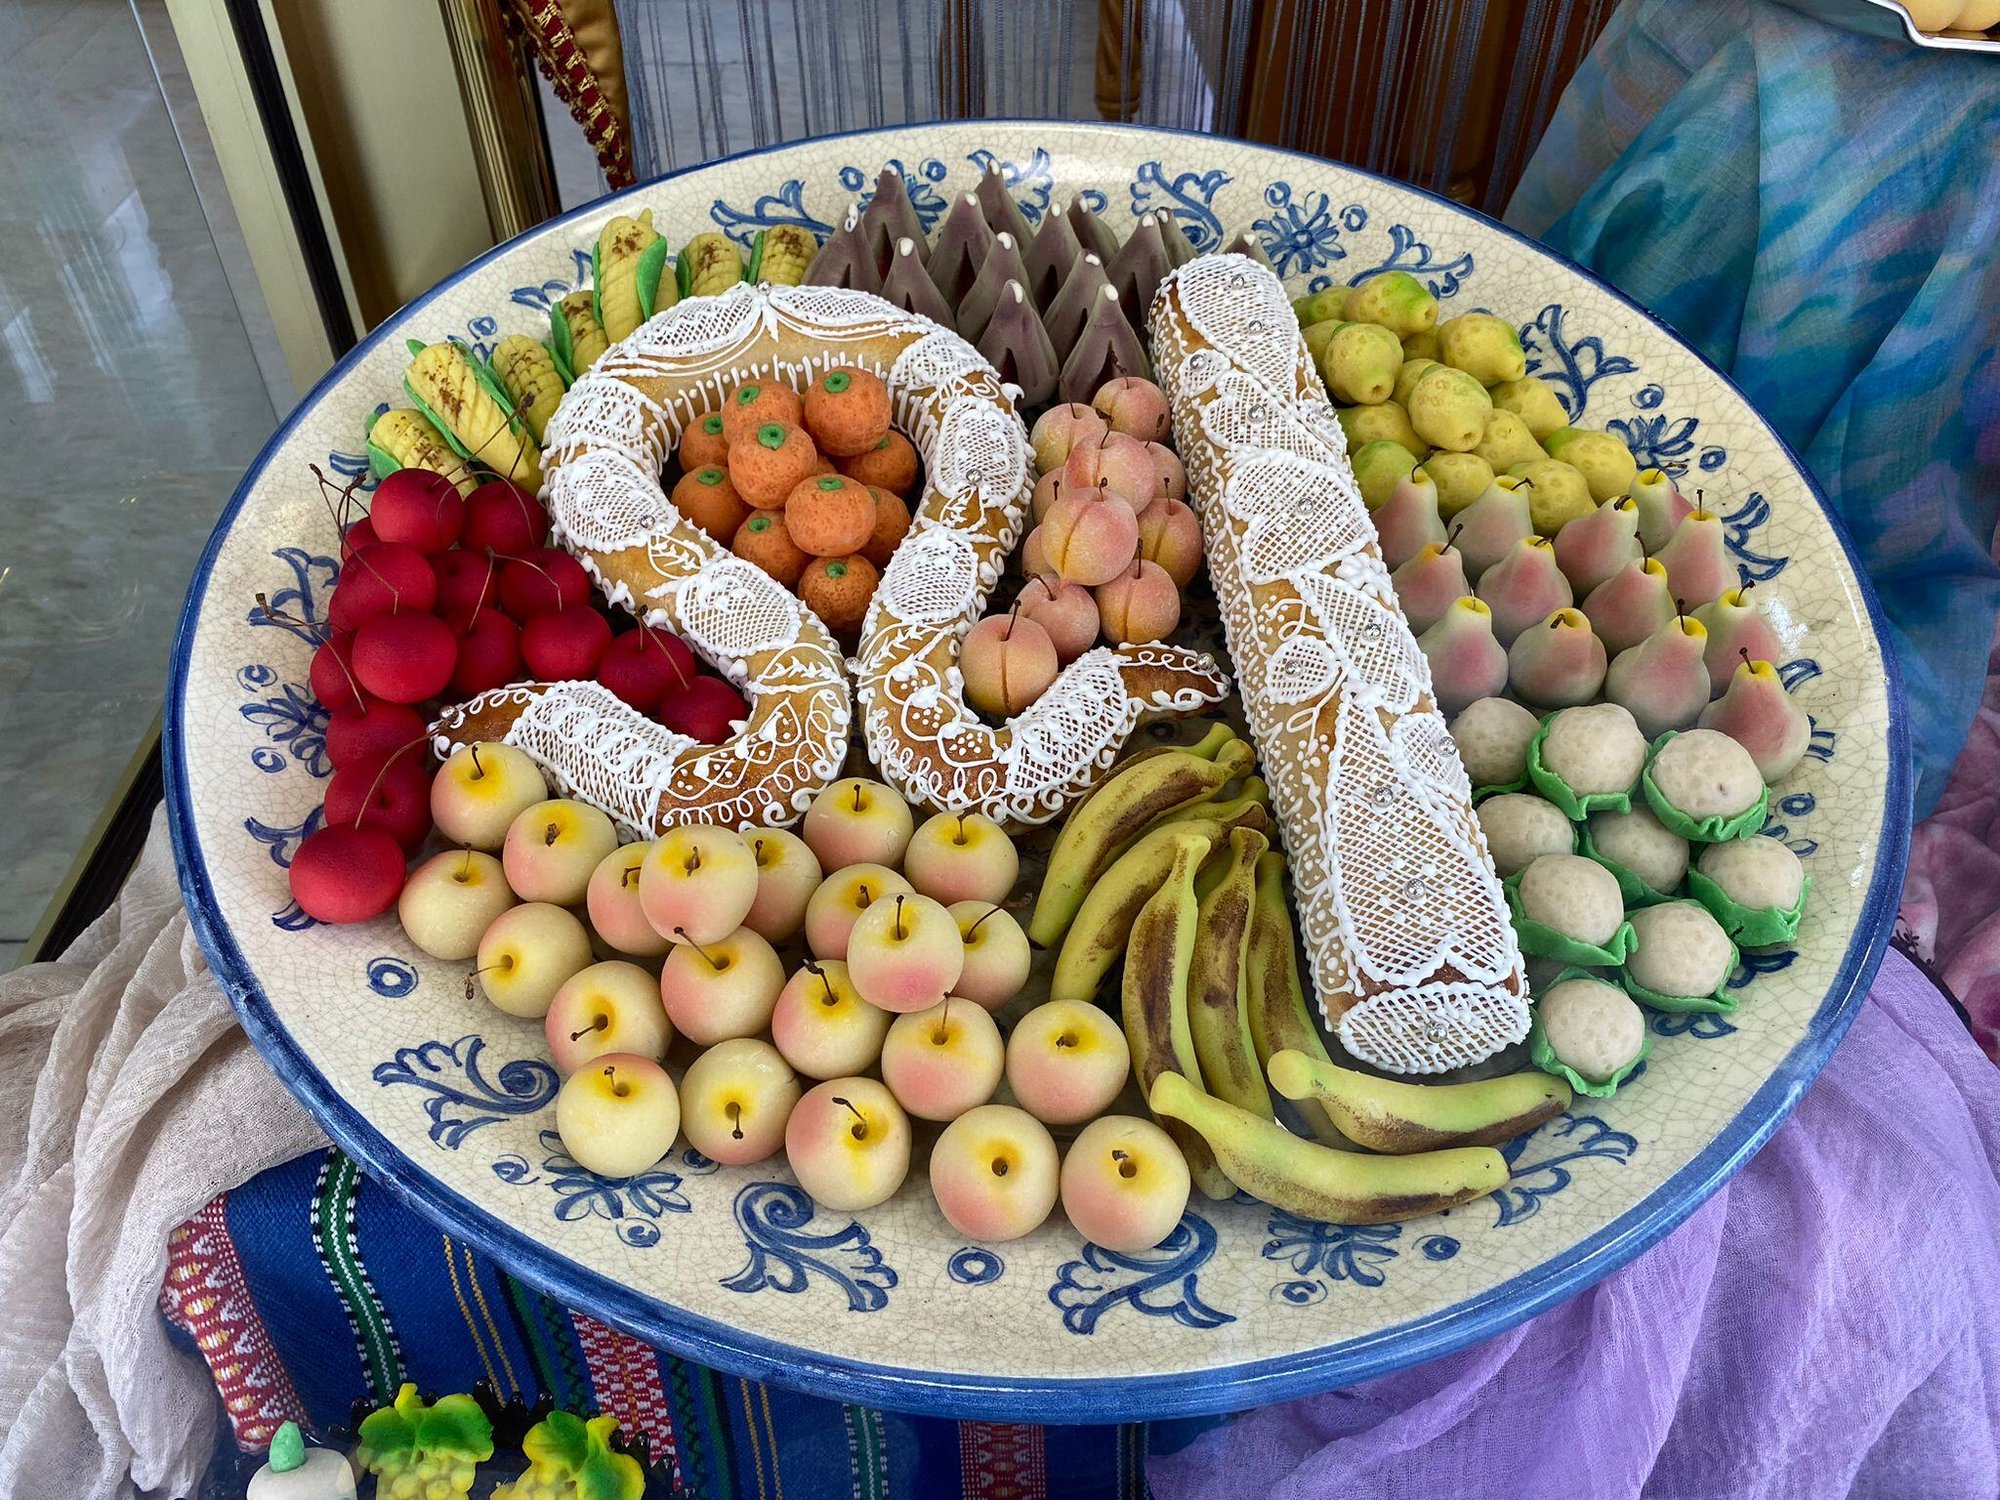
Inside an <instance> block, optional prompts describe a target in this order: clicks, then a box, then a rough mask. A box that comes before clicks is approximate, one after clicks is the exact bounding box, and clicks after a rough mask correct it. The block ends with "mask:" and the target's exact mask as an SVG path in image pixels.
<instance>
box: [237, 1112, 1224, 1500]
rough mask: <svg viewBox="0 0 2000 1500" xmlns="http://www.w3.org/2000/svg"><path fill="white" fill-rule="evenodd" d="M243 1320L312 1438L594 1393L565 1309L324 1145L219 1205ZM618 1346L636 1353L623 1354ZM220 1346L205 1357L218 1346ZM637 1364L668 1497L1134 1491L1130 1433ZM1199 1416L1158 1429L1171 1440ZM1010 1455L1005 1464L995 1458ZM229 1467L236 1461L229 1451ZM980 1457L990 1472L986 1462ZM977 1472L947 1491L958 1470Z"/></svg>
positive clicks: (797, 1498)
mask: <svg viewBox="0 0 2000 1500" xmlns="http://www.w3.org/2000/svg"><path fill="white" fill-rule="evenodd" d="M224 1213H225V1218H226V1223H227V1225H228V1229H229V1237H230V1239H231V1240H232V1241H233V1242H234V1247H235V1253H236V1256H237V1258H238V1259H239V1260H240V1262H241V1265H242V1268H243V1275H244V1281H245V1284H246V1288H247V1290H248V1292H249V1295H250V1299H251V1301H252V1302H253V1303H254V1304H255V1315H256V1317H257V1319H258V1320H259V1321H261V1322H262V1324H263V1325H264V1329H265V1331H266V1332H267V1333H268V1335H269V1338H270V1341H271V1344H272V1345H273V1347H275V1348H276V1350H277V1351H278V1356H279V1358H280V1359H281V1360H282V1362H283V1364H284V1366H285V1373H286V1374H287V1375H288V1376H289V1377H290V1381H291V1384H292V1385H293V1386H294V1387H295V1388H296V1389H297V1392H298V1395H299V1398H300V1400H301V1401H302V1402H303V1404H304V1406H305V1410H306V1415H307V1417H308V1418H309V1420H310V1422H311V1423H312V1425H313V1426H314V1427H316V1428H318V1429H320V1430H322V1431H324V1430H329V1429H344V1428H346V1427H348V1425H349V1418H350V1411H351V1407H352V1405H353V1403H354V1402H355V1401H356V1400H357V1399H370V1400H380V1399H384V1391H385V1388H386V1391H387V1393H388V1394H393V1390H394V1387H395V1385H396V1384H398V1383H399V1382H401V1381H403V1380H411V1381H415V1382H416V1383H417V1384H418V1386H420V1387H422V1388H424V1389H426V1390H429V1391H434V1392H443V1391H457V1390H467V1389H470V1388H471V1386H472V1385H473V1383H474V1382H475V1381H479V1380H482V1379H484V1380H487V1381H488V1382H490V1383H491V1384H492V1386H493V1387H494V1389H495V1390H497V1391H498V1392H499V1393H500V1394H501V1395H503V1396H513V1395H518V1396H520V1397H521V1399H522V1400H523V1401H524V1402H526V1403H529V1404H532V1403H533V1402H534V1401H535V1400H537V1399H538V1398H539V1397H540V1396H542V1395H544V1394H547V1395H549V1396H550V1397H551V1398H552V1399H553V1400H554V1401H555V1402H556V1403H557V1404H559V1405H561V1406H563V1407H565V1408H567V1409H569V1410H572V1411H588V1410H594V1409H596V1408H597V1407H598V1406H599V1405H600V1404H601V1403H600V1400H599V1396H600V1393H599V1392H598V1391H597V1390H596V1389H595V1388H594V1386H593V1384H592V1381H591V1374H590V1365H589V1362H588V1357H587V1355H586V1351H585V1349H584V1346H583V1343H582V1340H581V1338H580V1336H579V1333H578V1329H577V1325H576V1322H575V1321H574V1320H573V1319H572V1317H571V1315H570V1313H569V1311H568V1310H567V1309H564V1308H562V1307H560V1306H559V1305H557V1304H556V1303H554V1302H552V1301H551V1300H550V1299H548V1298H546V1297H544V1296H542V1295H541V1294H540V1293H539V1292H537V1291H535V1290H534V1289H533V1288H531V1287H529V1286H527V1285H526V1284H525V1283H522V1282H519V1281H516V1280H515V1279H513V1278H512V1277H510V1276H508V1275H506V1274H505V1273H504V1272H502V1271H501V1270H500V1268H499V1267H498V1266H496V1265H494V1264H493V1262H491V1261H490V1260H488V1259H486V1258H485V1257H484V1256H481V1255H478V1254H475V1253H473V1252H472V1251H470V1250H469V1249H468V1248H467V1247H466V1246H464V1245H461V1244H459V1243H457V1242H455V1241H453V1240H451V1239H449V1238H448V1237H447V1236H445V1235H443V1234H441V1233H440V1232H439V1231H438V1230H436V1229H435V1228H433V1227H432V1226H431V1225H430V1224H429V1223H428V1222H427V1221H426V1220H424V1219H422V1218H420V1217H418V1216H417V1215H416V1214H415V1213H413V1212H412V1211H410V1210H409V1209H407V1208H405V1207H404V1206H403V1205H402V1204H401V1203H400V1202H398V1201H397V1200H396V1199H395V1198H394V1197H393V1196H392V1195H391V1194H390V1193H388V1192H387V1191H386V1190H384V1189H383V1188H382V1187H380V1186H379V1185H378V1184H376V1183H373V1182H370V1181H369V1180H368V1179H367V1178H365V1177H364V1176H362V1175H361V1174H360V1172H358V1171H357V1170H354V1167H353V1163H352V1162H351V1161H350V1160H349V1159H348V1158H346V1157H345V1156H343V1155H342V1154H341V1153H339V1152H337V1151H331V1150H329V1151H325V1152H319V1153H315V1154H313V1155H310V1156H304V1157H300V1158H299V1159H298V1160H296V1161H292V1162H288V1163H286V1164H285V1165H284V1166H281V1167H276V1168H273V1169H272V1170H270V1171H268V1172H265V1173H262V1174H261V1175H259V1176H257V1177H255V1178H253V1179H252V1180H251V1181H249V1182H248V1183H245V1184H244V1185H243V1186H242V1187H240V1188H237V1189H236V1190H234V1191H233V1192H231V1193H230V1194H229V1195H228V1198H227V1201H226V1205H225V1208H224ZM635 1347H636V1346H635ZM229 1352H230V1351H227V1350H225V1351H221V1355H223V1356H226V1355H227V1354H228V1353H229ZM639 1357H641V1358H643V1359H645V1360H648V1361H650V1362H653V1363H655V1364H656V1365H657V1370H658V1377H659V1387H660V1390H661V1392H662V1393H663V1394H664V1397H665V1404H666V1409H667V1411H668V1413H669V1415H670V1417H671V1424H672V1428H673V1436H674V1441H675V1444H676V1450H677V1453H676V1457H677V1461H678V1463H679V1466H680V1472H681V1475H682V1479H683V1482H684V1485H685V1489H684V1490H682V1491H681V1492H680V1493H685V1494H689V1495H696V1496H702V1497H717V1500H721V1497H733V1496H744V1497H750V1500H778V1497H780V1496H782V1497H784V1500H933V1497H942V1500H950V1497H953V1496H958V1495H966V1496H982V1497H983V1496H992V1497H1001V1496H1011V1497H1015V1500H1040V1497H1042V1496H1049V1497H1053V1500H1142V1497H1143V1496H1144V1494H1145V1481H1144V1459H1145V1452H1146V1445H1147V1433H1146V1430H1145V1429H1144V1428H1142V1427H1124V1428H1119V1427H1060V1428H1058V1427H1051V1428H1039V1429H1037V1428H1001V1427H989V1426H986V1425H985V1424H979V1423H959V1422H955V1421H946V1420H940V1419H934V1418H926V1417H911V1416H905V1415H902V1414H899V1413H894V1412H881V1411H873V1410H869V1409H866V1408H861V1407H852V1406H844V1405H842V1404H841V1403H839V1402H835V1401H823V1400H819V1399H816V1398H814V1397H810V1396H802V1395H799V1394H796V1393H794V1392H791V1391H787V1390H783V1389H781V1388H779V1387H776V1386H765V1385H760V1384H758V1383H756V1382H754V1381H745V1380H738V1379H736V1378H734V1377H733V1376H727V1375H721V1374H718V1373H717V1372H715V1371H713V1370H708V1369H704V1368H702V1367H701V1366H699V1365H695V1364H691V1363H689V1362H688V1361H685V1360H681V1359H676V1358H674V1357H673V1356H671V1355H665V1354H658V1355H653V1354H644V1353H642V1354H641V1355H640V1356H639ZM1205 1425H1207V1424H1205V1423H1197V1424H1174V1426H1173V1428H1172V1429H1170V1430H1163V1431H1162V1432H1161V1434H1160V1437H1161V1439H1162V1442H1161V1446H1162V1447H1163V1448H1167V1447H1173V1446H1178V1445H1179V1443H1181V1442H1185V1441H1186V1440H1187V1437H1188V1436H1189V1435H1191V1433H1192V1432H1193V1431H1196V1430H1199V1428H1200V1427H1201V1426H1205ZM1016 1460H1019V1461H1021V1470H1020V1472H1019V1473H1018V1474H1014V1475H1012V1476H1010V1475H1009V1473H1008V1472H1007V1470H1006V1465H1007V1464H1008V1463H1010V1462H1013V1461H1016ZM245 1463H246V1464H248V1463H250V1460H249V1459H247V1458H246V1460H245ZM996 1465H997V1467H996ZM968 1475H974V1476H979V1482H978V1483H975V1484H968V1483H967V1476H968Z"/></svg>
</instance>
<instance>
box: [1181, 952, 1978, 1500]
mask: <svg viewBox="0 0 2000 1500" xmlns="http://www.w3.org/2000/svg"><path fill="white" fill-rule="evenodd" d="M1997 1164H2000V1073H1996V1072H1995V1070H1994V1067H1993V1065H1992V1063H1990V1062H1988V1061H1987V1060H1986V1058H1985V1057H1984V1056H1982V1055H1981V1053H1980V1051H1979V1049H1978V1048H1977V1047H1976V1046H1975V1045H1974V1044H1973V1041H1972V1039H1971V1038H1970V1037H1969V1036H1968V1035H1967V1034H1966V1031H1965V1028H1964V1027H1963V1025H1961V1024H1960V1022H1959V1020H1958V1019H1957V1017H1956V1016H1955V1015H1954V1014H1953V1013H1952V1011H1951V1010H1950V1008H1949V1007H1948V1005H1947V1004H1946V1002H1945V1000H1944V999H1943V997H1942V996H1941V995H1940V994H1939V993H1938V991H1937V990H1936V989H1935V988H1933V987H1932V985H1931V984H1930V983H1929V982H1928V981H1927V980H1926V979H1924V978H1923V976H1922V975H1921V974H1920V973H1919V972H1918V970H1917V969H1916V967H1915V966H1914V965H1912V964H1911V963H1910V962H1909V961H1908V960H1907V959H1905V958H1904V957H1902V955H1900V954H1898V953H1895V952H1891V953H1890V954H1889V956H1888V958H1887V959H1886V960H1885V961H1884V963H1883V965H1882V970H1881V973H1880V975H1879V976H1878V977H1877V979H1876V981H1875V985H1874V989H1873V992H1872V993H1871V995H1870V996H1869V998H1868V1001H1867V1002H1866V1004H1864V1005H1863V1007H1862V1010H1861V1013H1860V1015H1859V1016H1858V1017H1857V1018H1856V1019H1855V1022H1854V1027H1853V1029H1852V1031H1851V1032H1850V1033H1849V1034H1848V1036H1847V1039H1846V1040H1845V1041H1844V1042H1843V1043H1842V1044H1841V1046H1840V1048H1839V1050H1838V1051H1837V1052H1836V1053H1835V1054H1834V1056H1833V1058H1832V1060H1831V1061H1830V1062H1829V1063H1828V1064H1827V1067H1826V1070H1825V1071H1824V1072H1823V1073H1822V1074H1821V1076H1820V1078H1819V1080H1818V1082H1816V1083H1815V1084H1814V1085H1813V1087H1812V1089H1811V1090H1810V1091H1809V1092H1808V1093H1807V1094H1806V1096H1805V1098H1804V1099H1803V1100H1802V1101H1801V1102H1800V1104H1799V1106H1798V1110H1797V1112H1796V1113H1795V1114H1794V1115H1793V1117H1792V1118H1791V1119H1790V1120H1789V1121H1787V1122H1786V1123H1785V1125H1784V1126H1782V1127H1781V1128H1780V1129H1779V1131H1778V1133H1777V1135H1776V1136H1774V1137H1773V1138H1772V1140H1771V1142H1770V1144H1769V1145H1767V1146H1766V1147H1765V1148H1764V1149H1763V1151H1762V1152H1760V1153H1759V1154H1758V1155H1757V1157H1756V1158H1755V1159H1754V1160H1753V1161H1751V1163H1750V1164H1749V1165H1748V1166H1747V1167H1745V1168H1744V1169H1743V1171H1742V1172H1741V1173H1740V1174H1739V1175H1738V1176H1737V1177H1736V1178H1735V1179H1734V1180H1733V1181H1732V1182H1731V1183H1730V1184H1729V1186H1727V1187H1726V1188H1724V1189H1723V1190H1722V1191H1721V1192H1719V1193H1717V1194H1716V1195H1715V1197H1713V1198H1712V1199H1710V1200H1709V1202H1708V1203H1707V1204H1705V1205H1704V1206H1703V1207H1702V1208H1701V1209H1700V1210H1698V1211H1697V1212H1696V1213H1695V1215H1694V1216H1693V1217H1692V1218H1691V1219H1690V1220H1689V1221H1688V1222H1687V1223H1686V1224H1684V1225H1682V1226H1681V1228H1680V1229H1678V1230H1677V1231H1675V1232H1674V1233H1673V1234H1672V1235H1669V1236H1668V1237H1667V1238H1666V1239H1665V1240H1663V1241H1662V1242H1661V1243H1660V1244H1659V1245H1657V1246H1655V1247H1654V1248H1653V1249H1652V1250H1650V1251H1649V1252H1647V1253H1646V1254H1645V1255H1643V1256H1641V1257H1640V1258H1639V1259H1638V1260H1636V1261H1634V1262H1633V1263H1632V1264H1631V1265H1629V1266H1627V1267H1625V1268H1624V1269H1623V1270H1621V1271H1618V1272H1616V1273H1614V1274H1613V1275H1612V1276H1610V1277H1608V1278H1606V1279H1605V1280H1604V1281H1603V1282H1601V1283H1599V1284H1598V1285H1597V1286H1596V1287H1595V1288H1593V1289H1592V1290H1590V1291H1588V1292H1585V1293H1583V1294H1582V1295H1581V1296H1579V1297H1576V1298H1574V1299H1572V1300H1571V1301H1569V1302H1567V1303H1565V1304H1564V1305H1563V1306H1561V1307H1559V1308H1556V1309H1555V1310H1554V1311H1552V1312H1549V1313H1546V1314H1544V1315H1543V1316H1541V1317H1539V1318H1536V1319H1534V1320H1533V1321H1531V1322H1529V1323H1526V1324H1524V1325H1522V1326H1521V1327H1519V1328H1516V1329H1514V1330H1512V1331H1511V1332H1508V1333H1505V1334H1502V1335H1500V1336H1499V1337H1497V1338H1494V1339H1491V1340H1489V1341H1487V1342H1485V1343H1483V1344H1478V1345H1475V1346H1474V1347H1473V1348H1471V1349H1468V1350H1465V1351H1463V1352H1462V1353H1460V1354H1457V1355H1453V1356H1451V1357H1448V1358H1446V1359H1442V1360H1437V1361H1435V1362H1433V1363H1431V1364H1428V1365H1423V1366H1419V1367H1418V1368H1416V1369H1412V1370H1405V1371H1402V1372H1400V1373H1398V1374H1395V1375H1389V1376H1384V1377H1382V1378H1381V1379H1378V1380H1373V1381H1369V1382H1368V1383H1366V1384H1364V1385H1361V1386H1357V1387H1355V1388H1354V1389H1352V1390H1347V1391H1340V1392H1336V1393H1334V1394H1332V1395H1328V1396H1322V1397H1317V1398H1314V1399H1312V1400H1306V1401H1294V1402H1289V1403H1286V1404H1284V1405H1280V1406H1272V1407H1266V1408H1263V1409H1261V1410H1258V1411H1254V1412H1250V1413H1247V1414H1245V1415H1244V1416H1242V1417H1240V1418H1238V1419H1236V1420H1235V1421H1233V1422H1231V1423H1229V1424H1228V1425H1226V1426H1223V1427H1220V1428H1216V1429H1214V1430H1211V1431H1209V1432H1206V1433H1204V1434H1203V1435H1202V1436H1200V1437H1199V1438H1197V1439H1196V1440H1195V1441H1194V1442H1193V1443H1192V1444H1190V1445H1189V1446H1188V1447H1186V1448H1183V1449H1182V1450H1180V1451H1179V1452H1177V1453H1172V1454H1166V1455H1161V1456H1156V1457H1155V1458H1154V1459H1153V1461H1152V1463H1151V1465H1150V1466H1149V1471H1148V1472H1149V1477H1150V1479H1151V1481H1152V1487H1153V1492H1154V1494H1155V1495H1156V1496H1158V1497H1159V1500H1183V1497H1190V1500H1193V1497H1198V1500H1233V1497H1237V1496H1243V1497H1255V1500H1306V1497H1320V1496H1329V1495H1347V1496H1367V1497H1369V1500H1402V1497H1410V1500H1440V1497H1449V1496H1473V1495H1476V1496H1479V1497H1480V1500H1509V1497H1514V1496H1520V1497H1524V1500H1526V1497H1533V1500H1546V1497H1547V1496H1549V1495H1552V1494H1555V1495H1561V1496H1563V1497H1564V1500H1597V1497H1604V1500H1610V1497H1614V1496H1617V1497H1625V1496H1635V1495H1643V1496H1648V1497H1660V1500H1669V1497H1671V1500H1697V1497H1703V1500H1705V1497H1717V1500H1721V1497H1728V1500H1767V1497H1768V1500H1777V1497H1788V1500H1789V1497H1795V1496H1796V1497H1815V1500H1816V1497H1821V1496H1835V1495H1848V1496H1858V1497H1881V1500H1912V1497H1917V1496H1921V1497H1924V1500H1959V1497H1966V1500H1970V1497H1973V1496H1978V1497H1982V1500H1991V1497H1992V1496H1994V1495H1996V1494H2000V1437H1996V1434H2000V1182H1996V1165H1997Z"/></svg>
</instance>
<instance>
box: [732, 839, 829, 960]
mask: <svg viewBox="0 0 2000 1500" xmlns="http://www.w3.org/2000/svg"><path fill="white" fill-rule="evenodd" d="M743 837H744V839H745V840H746V841H747V842H748V843H749V845H750V852H751V854H752V855H754V856H755V857H756V860H757V899H756V900H755V901H753V902H751V903H750V911H749V914H748V915H747V916H745V917H744V918H743V925H744V926H745V927H747V928H749V929H750V930H751V931H752V932H754V933H756V934H757V935H758V936H759V937H762V938H766V939H768V940H769V941H771V942H773V943H783V942H788V941H790V940H791V939H792V938H794V937H797V936H798V933H799V929H800V928H801V927H803V926H805V923H806V903H807V902H808V901H810V900H812V893H813V892H814V891H816V890H818V889H819V883H820V880H821V879H822V878H823V877H822V875H821V873H820V867H819V860H818V858H817V857H816V856H815V855H814V854H813V852H812V848H811V846H810V845H808V844H807V843H806V841H805V840H804V839H802V838H800V837H799V836H798V835H797V834H796V833H788V832H786V831H785V830H784V829H782V828H753V829H751V830H750V831H749V832H747V833H745V834H744V835H743Z"/></svg>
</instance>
